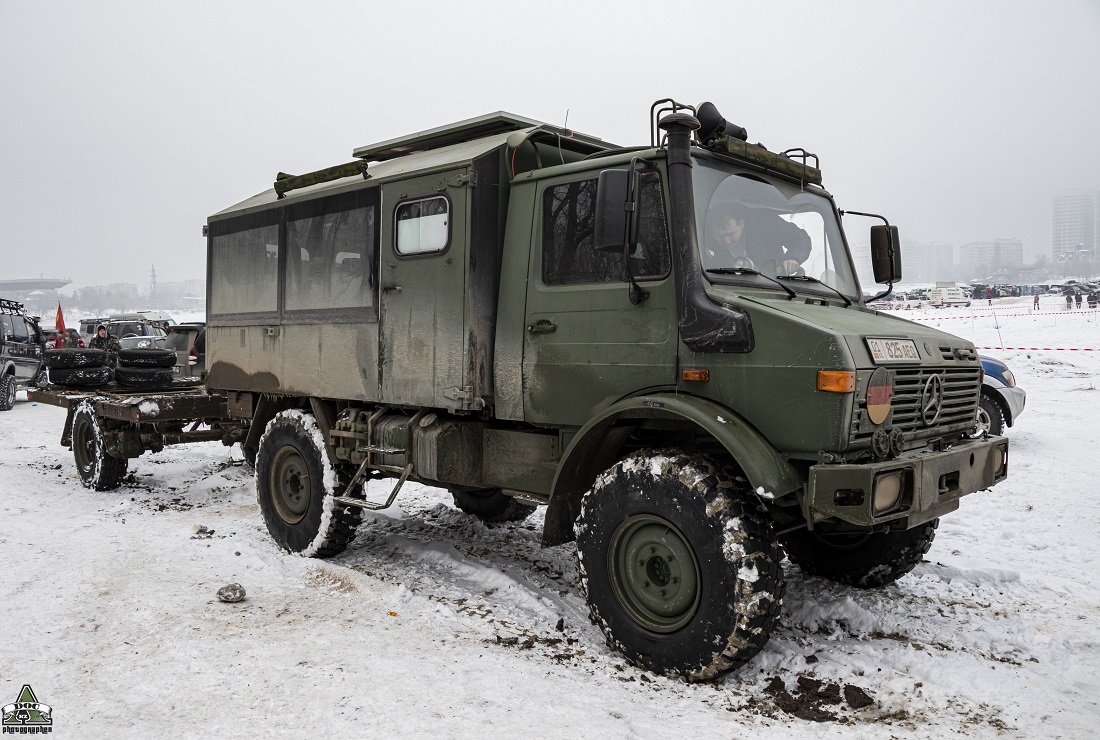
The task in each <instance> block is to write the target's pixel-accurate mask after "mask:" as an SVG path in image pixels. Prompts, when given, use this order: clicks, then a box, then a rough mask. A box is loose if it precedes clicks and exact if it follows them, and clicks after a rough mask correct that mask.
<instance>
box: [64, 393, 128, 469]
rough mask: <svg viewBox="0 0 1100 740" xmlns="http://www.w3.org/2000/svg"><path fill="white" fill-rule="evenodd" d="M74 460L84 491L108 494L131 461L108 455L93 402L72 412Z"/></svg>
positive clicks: (86, 402) (87, 402) (83, 403)
mask: <svg viewBox="0 0 1100 740" xmlns="http://www.w3.org/2000/svg"><path fill="white" fill-rule="evenodd" d="M72 434H73V442H72V444H73V460H74V461H75V462H76V472H77V473H79V474H80V482H81V483H83V484H84V487H85V488H91V489H93V490H96V491H110V490H112V489H115V488H118V487H119V485H120V484H121V483H122V478H123V477H124V476H125V475H126V469H127V468H128V467H129V464H130V461H129V460H127V459H126V458H124V457H111V456H110V455H108V454H107V443H106V441H105V440H104V439H103V429H102V428H101V427H100V425H99V419H98V418H97V417H96V414H95V402H94V401H91V400H89V401H84V402H82V403H81V404H80V405H79V406H77V407H76V411H74V412H73V431H72Z"/></svg>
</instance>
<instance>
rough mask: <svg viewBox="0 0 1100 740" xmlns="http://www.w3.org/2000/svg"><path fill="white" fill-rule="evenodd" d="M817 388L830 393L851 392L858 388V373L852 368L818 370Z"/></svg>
mask: <svg viewBox="0 0 1100 740" xmlns="http://www.w3.org/2000/svg"><path fill="white" fill-rule="evenodd" d="M817 389H818V390H819V391H829V392H830V393H851V392H852V391H854V390H855V389H856V374H855V373H854V372H852V371H851V370H818V371H817Z"/></svg>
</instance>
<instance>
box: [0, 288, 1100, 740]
mask: <svg viewBox="0 0 1100 740" xmlns="http://www.w3.org/2000/svg"><path fill="white" fill-rule="evenodd" d="M983 303H984V302H983ZM1056 308H1057V309H1059V310H1060V311H1064V306H1062V305H1058V300H1057V298H1056V297H1051V298H1044V306H1043V310H1042V311H1040V312H1038V313H1034V312H1032V311H1031V301H1030V299H1029V298H1024V299H1003V300H997V301H994V306H993V307H990V306H987V305H975V306H973V307H971V308H970V309H962V308H960V309H944V310H939V311H936V310H931V309H929V310H926V311H914V312H904V315H906V317H907V318H913V319H916V320H920V321H921V322H925V323H931V324H932V325H935V326H938V327H940V328H942V329H944V330H947V331H950V332H952V333H955V334H959V335H961V336H964V337H967V338H969V339H971V340H973V341H974V342H975V343H976V344H978V345H979V346H982V347H1021V348H1030V347H1052V348H1053V347H1058V348H1062V349H1049V350H1043V349H1039V350H1034V349H1012V350H993V349H986V350H982V351H983V353H985V354H989V355H992V356H996V357H999V358H1001V359H1003V360H1004V361H1005V362H1007V363H1008V365H1009V366H1010V367H1011V368H1012V370H1013V372H1014V373H1015V375H1016V377H1017V379H1018V381H1019V384H1020V385H1021V386H1022V387H1024V388H1025V389H1026V390H1027V392H1028V400H1027V410H1026V411H1025V413H1024V414H1023V415H1022V416H1021V417H1020V419H1019V422H1018V423H1017V424H1016V426H1014V427H1013V428H1012V429H1010V430H1009V431H1008V436H1009V437H1010V438H1011V440H1012V448H1011V463H1010V473H1009V479H1008V480H1007V481H1006V482H1004V483H1002V484H1001V485H999V486H997V487H996V488H995V489H994V490H992V491H989V492H984V493H977V494H974V495H972V496H969V497H968V498H966V499H965V500H964V501H963V503H962V506H961V508H960V510H959V511H958V512H955V513H954V514H951V515H949V516H947V517H945V518H944V519H943V521H942V523H941V526H940V528H939V531H938V535H937V538H936V541H935V543H934V544H933V546H932V550H931V551H930V552H929V554H928V556H927V561H926V562H925V563H923V564H922V565H920V566H918V567H917V569H916V570H915V571H914V572H913V573H912V574H911V575H909V576H908V577H906V578H904V579H902V580H901V581H899V582H898V583H896V584H894V585H892V586H889V587H887V588H885V589H882V590H880V591H869V592H868V591H859V590H856V589H853V588H848V587H845V586H839V585H836V584H832V583H830V582H827V581H824V580H821V579H819V578H807V577H803V576H802V575H801V573H800V572H799V570H798V568H797V567H794V566H790V565H789V564H787V569H786V575H787V579H788V588H787V593H786V597H785V604H784V616H783V618H782V623H781V625H780V627H779V628H778V629H777V631H776V632H775V634H774V636H773V638H772V640H771V642H770V643H769V644H768V646H767V647H766V648H765V650H764V651H763V653H761V655H759V656H758V657H757V658H756V659H755V660H754V661H753V662H752V663H751V664H749V665H748V666H747V667H745V668H743V669H741V670H740V671H738V672H736V673H734V674H732V675H731V676H730V677H728V678H727V679H725V680H724V681H721V682H719V683H714V684H702V685H688V684H684V683H680V682H676V681H672V680H669V679H666V678H664V677H661V676H656V675H653V674H649V673H645V672H642V671H639V670H637V669H635V668H633V667H631V666H630V665H628V664H626V662H625V661H624V660H623V659H622V658H621V657H620V656H619V655H617V654H615V653H613V652H610V651H609V650H608V648H607V647H606V646H605V645H604V642H603V639H602V636H601V633H600V632H599V631H598V630H597V629H596V628H595V627H593V626H592V625H591V624H590V623H589V621H588V619H587V609H586V607H585V605H584V603H583V602H582V600H581V598H580V597H579V596H578V593H577V588H576V586H577V583H576V580H577V579H576V575H575V571H574V568H573V564H572V555H573V548H572V546H562V547H556V548H551V549H548V550H542V549H540V548H539V545H538V537H539V530H540V526H541V513H539V514H535V515H534V516H532V517H531V519H530V520H528V521H527V522H525V523H523V524H519V525H500V526H486V525H484V524H481V523H480V522H478V521H477V520H475V519H473V518H472V517H469V516H466V515H465V514H462V513H461V512H459V511H457V510H456V509H455V508H454V507H453V505H452V504H451V501H450V497H449V496H448V494H447V493H446V492H444V491H440V490H437V489H432V488H428V487H424V486H420V485H415V484H410V485H408V486H406V489H405V492H404V493H402V495H401V496H400V497H399V498H398V500H397V504H396V505H395V506H394V507H392V508H391V509H389V510H387V511H385V512H383V513H380V514H367V515H366V516H365V520H364V523H363V524H362V526H361V527H360V529H359V535H358V538H357V540H356V542H355V543H354V545H353V547H352V548H351V549H350V550H349V551H348V552H346V553H344V554H343V555H341V556H339V557H337V558H334V559H332V560H328V561H319V560H309V559H305V558H300V557H291V556H288V555H285V554H283V553H282V552H280V551H279V550H278V549H277V548H276V547H275V545H274V544H273V543H272V541H271V539H270V538H269V537H268V535H267V532H266V530H265V528H264V525H263V522H262V520H261V518H260V514H259V511H258V509H257V506H256V501H255V493H254V489H253V483H252V480H251V477H250V474H249V472H248V471H247V469H246V468H244V467H243V466H242V465H241V462H240V455H239V454H234V451H233V450H230V449H227V448H225V447H222V446H220V445H218V444H216V443H211V444H197V445H190V446H183V447H175V448H169V449H168V450H166V451H164V452H162V453H160V454H156V455H146V456H144V457H142V458H140V459H138V460H136V461H131V468H130V470H131V475H130V476H129V477H128V478H127V482H126V483H125V485H124V486H123V487H122V488H120V489H118V490H115V491H110V492H107V493H97V492H94V491H89V490H87V489H85V488H83V487H81V485H80V481H79V479H78V478H77V475H76V471H75V469H74V467H73V462H72V455H71V453H70V452H69V451H68V450H67V449H64V448H62V447H61V446H60V445H59V444H58V440H59V438H60V434H61V428H62V424H63V422H64V411H62V410H61V409H57V408H53V407H50V406H42V405H34V404H31V403H29V402H26V401H25V400H23V394H22V393H21V394H20V401H19V402H18V403H17V404H16V407H15V408H14V409H13V410H12V411H9V412H5V413H0V440H2V443H0V511H2V512H3V514H2V520H0V521H2V526H0V566H2V569H3V588H2V590H0V593H2V594H3V595H2V597H0V599H2V600H0V664H2V665H3V669H2V670H0V705H3V704H7V703H10V702H13V701H15V699H16V697H17V695H18V694H19V691H20V688H21V686H22V685H23V684H30V685H31V686H32V687H33V689H34V691H35V692H36V694H37V698H38V700H39V701H40V702H42V703H45V704H49V705H51V706H52V707H53V710H54V713H53V721H54V736H55V737H59V738H66V737H79V738H89V737H135V738H136V737H141V738H145V737H154V736H167V737H250V738H251V737H306V736H313V735H317V736H326V737H361V736H370V737H385V736H402V737H425V736H439V737H459V736H470V735H474V734H477V735H482V736H488V737H519V736H523V737H653V736H657V735H659V734H666V733H677V734H679V735H681V736H686V737H691V736H699V737H748V736H752V737H759V738H772V737H775V738H779V737H784V738H785V737H791V736H794V737H803V736H806V737H841V736H843V737H868V738H870V737H875V738H878V737H887V736H894V737H899V736H908V735H916V736H921V737H940V736H963V735H965V736H967V737H992V736H1007V737H1067V738H1084V737H1095V736H1096V732H1097V730H1096V727H1097V726H1100V707H1098V705H1097V702H1098V701H1100V559H1098V556H1097V547H1098V544H1100V484H1098V481H1100V475H1098V474H1097V469H1096V468H1093V467H1092V464H1093V463H1094V462H1095V461H1096V458H1095V457H1093V454H1095V449H1096V444H1097V441H1096V433H1097V419H1098V418H1100V351H1098V350H1100V311H1092V312H1090V311H1088V310H1087V309H1086V310H1080V311H1073V312H1068V313H1065V312H1056V311H1055V309H1056ZM910 314H911V315H910ZM1070 348H1078V349H1076V350H1074V349H1070ZM1083 348H1092V350H1093V351H1083ZM372 486H378V487H377V488H372V491H373V496H374V497H376V498H381V497H384V496H385V494H386V493H387V490H386V489H385V487H384V486H382V484H372ZM198 525H204V526H206V527H207V528H209V529H210V530H212V531H211V532H210V533H209V534H197V533H196V527H197V526H198ZM231 582H238V583H240V584H242V585H243V586H244V588H245V589H246V590H247V592H248V597H247V599H246V600H245V601H243V602H241V603H238V604H226V603H222V602H220V601H218V599H217V598H216V597H215V592H216V591H217V589H218V588H219V587H221V586H223V585H225V584H227V583H231ZM559 623H560V626H561V628H560V629H559V628H558V626H559ZM777 679H778V680H777ZM815 681H817V682H821V683H820V684H818V683H815ZM830 684H837V685H838V687H839V688H841V689H843V688H844V687H848V686H854V687H858V688H860V689H863V690H864V691H865V692H867V693H868V694H869V695H870V696H871V698H872V699H873V703H872V704H871V705H870V706H868V707H865V708H862V709H858V710H857V709H853V708H852V707H850V706H849V705H848V704H847V703H846V702H843V701H841V702H840V703H832V701H831V699H830V696H831V693H835V691H836V689H835V688H833V687H832V686H830ZM795 710H797V711H798V714H797V715H796V714H792V713H790V712H792V711H795ZM814 719H816V720H818V721H813V720H814Z"/></svg>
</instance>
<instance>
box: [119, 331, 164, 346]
mask: <svg viewBox="0 0 1100 740" xmlns="http://www.w3.org/2000/svg"><path fill="white" fill-rule="evenodd" d="M165 339H166V337H165V336H164V335H163V334H160V335H151V336H145V337H143V336H140V335H136V336H129V337H123V338H122V339H119V340H118V343H119V347H120V348H121V349H160V348H162V347H163V346H164V341H165Z"/></svg>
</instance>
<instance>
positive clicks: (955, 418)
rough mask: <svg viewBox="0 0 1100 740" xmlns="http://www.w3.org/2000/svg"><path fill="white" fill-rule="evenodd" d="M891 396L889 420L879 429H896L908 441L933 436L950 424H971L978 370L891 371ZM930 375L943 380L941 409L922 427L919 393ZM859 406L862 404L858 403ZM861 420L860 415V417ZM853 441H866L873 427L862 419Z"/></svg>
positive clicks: (929, 369) (978, 375)
mask: <svg viewBox="0 0 1100 740" xmlns="http://www.w3.org/2000/svg"><path fill="white" fill-rule="evenodd" d="M893 374H894V393H893V401H892V404H891V418H890V419H888V420H887V422H886V424H885V425H884V426H883V428H885V429H889V428H892V427H896V428H899V429H901V430H902V431H903V432H905V433H906V436H907V437H909V435H912V438H926V437H932V436H935V435H936V434H937V433H938V430H940V429H943V428H944V427H948V426H951V425H953V424H960V423H966V424H970V423H973V421H974V419H975V416H976V415H977V411H978V394H979V390H980V387H981V382H982V381H981V370H980V368H978V367H906V368H894V370H893ZM932 375H939V376H940V378H941V380H943V407H942V410H941V411H940V415H939V418H938V419H936V422H935V424H933V425H932V426H926V425H925V423H924V421H923V420H922V419H921V415H920V401H921V392H922V391H923V390H924V385H925V383H927V382H928V378H929V377H931V376H932ZM861 405H862V404H861ZM860 416H861V417H862V416H863V414H860ZM854 427H855V428H857V429H858V431H857V432H856V433H855V434H854V435H853V437H854V439H855V440H856V441H858V440H867V439H870V437H871V435H872V434H873V433H874V429H875V427H874V426H873V425H870V424H869V423H868V422H867V421H866V420H862V422H857V424H855V425H854Z"/></svg>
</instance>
